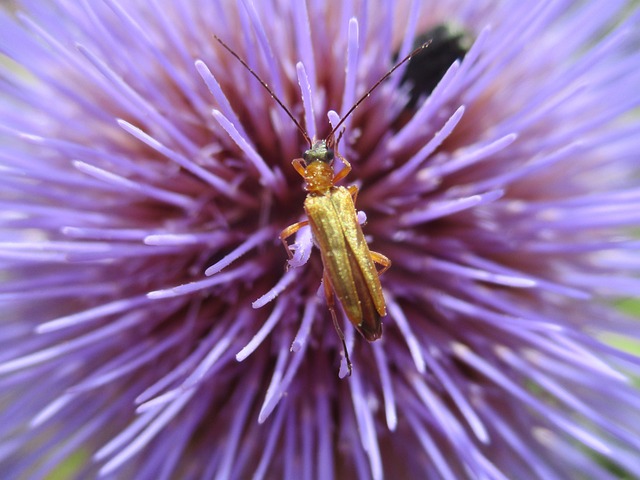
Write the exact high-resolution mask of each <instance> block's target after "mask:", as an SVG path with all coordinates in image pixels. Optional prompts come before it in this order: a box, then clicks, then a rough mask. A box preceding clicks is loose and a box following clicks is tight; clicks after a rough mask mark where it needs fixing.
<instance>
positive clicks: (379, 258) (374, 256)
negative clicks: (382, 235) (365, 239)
mask: <svg viewBox="0 0 640 480" xmlns="http://www.w3.org/2000/svg"><path fill="white" fill-rule="evenodd" d="M369 253H370V254H371V260H373V262H374V263H377V264H378V265H382V270H380V271H378V275H382V274H383V273H384V272H386V271H387V270H389V267H390V266H391V260H389V259H388V258H387V257H385V256H384V255H382V254H381V253H378V252H369Z"/></svg>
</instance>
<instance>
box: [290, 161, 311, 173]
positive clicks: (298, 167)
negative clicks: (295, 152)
mask: <svg viewBox="0 0 640 480" xmlns="http://www.w3.org/2000/svg"><path fill="white" fill-rule="evenodd" d="M291 165H293V168H294V169H295V171H296V172H298V174H299V175H300V176H301V177H302V178H305V176H306V174H307V164H306V163H305V161H304V160H303V159H302V158H295V159H294V160H293V161H292V162H291Z"/></svg>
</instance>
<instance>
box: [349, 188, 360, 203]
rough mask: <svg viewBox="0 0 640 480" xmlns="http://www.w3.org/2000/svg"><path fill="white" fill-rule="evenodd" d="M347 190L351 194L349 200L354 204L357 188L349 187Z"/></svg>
mask: <svg viewBox="0 0 640 480" xmlns="http://www.w3.org/2000/svg"><path fill="white" fill-rule="evenodd" d="M347 190H349V193H350V194H351V199H352V200H353V203H356V198H358V186H357V185H350V186H348V187H347Z"/></svg>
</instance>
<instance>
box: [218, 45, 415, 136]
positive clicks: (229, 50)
mask: <svg viewBox="0 0 640 480" xmlns="http://www.w3.org/2000/svg"><path fill="white" fill-rule="evenodd" d="M213 38H215V39H216V40H217V41H218V42H219V43H220V45H222V46H223V47H224V48H225V49H226V50H227V52H229V53H230V54H231V55H233V56H234V57H235V58H236V59H237V60H238V61H239V62H240V63H241V64H242V65H243V66H244V68H246V69H247V70H249V73H250V74H251V75H253V76H254V78H255V79H256V80H258V81H259V82H260V85H262V86H263V87H264V88H265V89H266V90H267V92H269V95H271V98H273V99H274V100H275V101H276V102H277V103H278V105H280V107H282V109H283V110H284V111H285V113H286V114H287V115H288V116H289V118H290V119H291V120H293V123H294V124H295V125H296V127H298V130H300V133H302V136H303V137H304V139H305V140H306V141H307V143H308V144H309V146H310V147H311V146H313V144H312V142H311V139H310V138H309V134H308V133H307V131H306V130H305V129H304V128H302V125H300V123H298V120H296V119H295V117H294V116H293V114H292V113H291V112H290V111H289V109H288V108H287V107H286V106H285V104H284V103H282V101H281V100H280V99H279V98H278V96H277V95H276V94H275V93H274V91H273V90H271V87H269V85H267V82H265V81H264V80H262V79H261V78H260V77H259V76H258V74H257V73H256V72H254V71H253V69H252V68H251V67H250V66H249V65H247V62H245V61H244V60H243V59H242V58H241V57H240V55H238V54H237V53H236V52H234V51H233V50H232V49H231V47H229V46H228V45H227V44H226V43H224V42H223V41H222V40H221V39H220V38H219V37H218V36H217V35H215V34H214V35H213ZM403 62H404V60H403Z"/></svg>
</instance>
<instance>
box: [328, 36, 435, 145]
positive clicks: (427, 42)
mask: <svg viewBox="0 0 640 480" xmlns="http://www.w3.org/2000/svg"><path fill="white" fill-rule="evenodd" d="M430 43H431V40H428V41H426V42H424V43H423V44H422V45H420V46H419V47H418V48H416V49H415V50H414V51H413V52H411V53H410V54H409V55H407V56H406V57H404V58H403V59H402V60H400V61H399V62H398V63H396V64H395V65H394V66H393V68H392V69H391V70H389V71H388V72H387V73H385V74H384V75H383V76H382V78H380V80H378V81H377V82H376V83H374V84H373V86H372V87H371V88H370V89H369V90H367V93H365V94H364V95H363V96H362V97H360V99H359V100H358V101H357V102H356V103H354V104H353V106H352V107H351V108H350V109H349V111H348V112H347V113H345V115H344V116H343V117H342V118H341V119H340V121H339V122H338V124H337V125H336V126H335V127H333V130H331V132H329V135H327V139H330V138H333V135H335V133H336V132H337V131H338V128H340V125H342V124H343V123H344V121H345V120H346V119H347V118H349V115H351V114H352V113H353V112H354V111H355V109H356V108H358V106H359V105H360V104H361V103H362V102H364V101H365V100H366V99H367V98H368V97H369V96H370V95H371V92H373V91H374V90H375V89H376V88H378V86H380V84H381V83H382V82H384V81H385V80H386V79H387V78H389V76H390V75H391V74H392V73H393V72H395V71H396V69H398V68H399V67H400V66H402V64H403V63H405V62H407V61H408V60H411V58H412V57H413V56H415V55H417V54H418V53H420V52H421V51H422V50H423V49H424V48H427V47H428V46H429V44H430ZM336 143H337V142H336Z"/></svg>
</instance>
